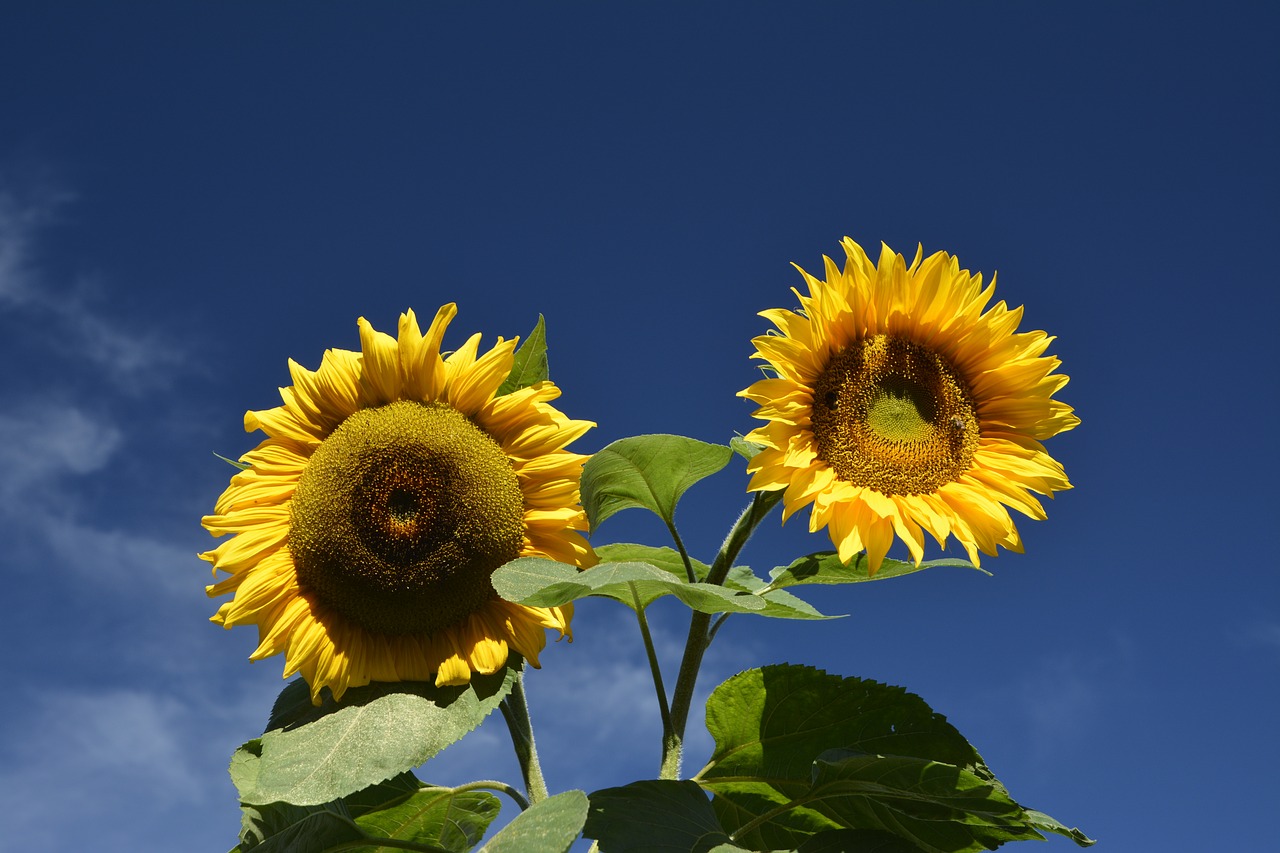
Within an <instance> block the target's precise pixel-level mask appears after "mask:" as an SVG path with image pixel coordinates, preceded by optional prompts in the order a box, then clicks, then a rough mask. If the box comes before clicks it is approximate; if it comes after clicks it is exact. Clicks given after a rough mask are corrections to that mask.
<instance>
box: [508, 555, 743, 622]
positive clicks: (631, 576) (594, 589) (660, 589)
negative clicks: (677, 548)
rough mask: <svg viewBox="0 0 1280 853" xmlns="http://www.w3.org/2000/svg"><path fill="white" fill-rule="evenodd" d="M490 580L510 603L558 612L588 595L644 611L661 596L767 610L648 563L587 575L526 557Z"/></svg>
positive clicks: (695, 604)
mask: <svg viewBox="0 0 1280 853" xmlns="http://www.w3.org/2000/svg"><path fill="white" fill-rule="evenodd" d="M489 580H490V582H491V583H492V584H493V588H494V589H495V590H497V592H498V595H500V596H502V597H503V598H504V599H506V600H507V601H514V602H516V603H517V604H527V605H530V606H533V607H558V606H560V605H562V604H568V603H569V602H571V601H574V600H576V599H579V598H584V597H586V596H588V595H600V596H604V597H606V598H612V599H614V600H615V601H621V602H622V603H623V604H626V605H627V606H629V607H634V604H635V601H636V599H639V601H640V606H641V607H646V606H648V605H649V604H650V603H651V602H653V601H654V600H656V599H658V598H660V597H661V596H664V595H674V596H675V597H676V598H678V599H680V600H681V601H683V602H684V603H685V604H687V605H688V606H689V607H691V608H693V609H694V610H698V611H701V612H703V613H750V612H752V611H759V610H763V609H764V608H765V602H764V600H763V599H762V598H759V597H758V596H754V595H751V594H749V593H744V592H738V591H735V590H732V589H727V588H725V587H722V586H716V585H714V584H706V583H689V582H688V581H687V580H684V579H683V578H681V577H677V576H674V575H672V574H671V573H669V572H666V571H663V570H662V569H660V568H658V567H657V566H651V565H649V564H648V563H600V564H598V565H596V566H593V567H592V568H590V569H588V570H587V571H585V572H584V571H579V570H578V569H576V568H575V567H573V566H570V565H566V564H565V563H557V562H556V561H554V560H547V559H544V558H541V557H521V558H520V559H518V560H512V561H511V562H510V563H507V564H506V565H505V566H501V567H500V568H499V569H498V570H497V571H495V572H494V573H493V575H492V577H490V579H489ZM633 588H634V594H633V592H632V590H633Z"/></svg>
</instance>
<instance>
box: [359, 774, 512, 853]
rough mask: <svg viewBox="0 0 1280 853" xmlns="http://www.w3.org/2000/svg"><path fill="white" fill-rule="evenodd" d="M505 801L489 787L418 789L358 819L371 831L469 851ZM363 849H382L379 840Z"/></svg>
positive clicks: (464, 852) (365, 852)
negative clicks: (492, 792)
mask: <svg viewBox="0 0 1280 853" xmlns="http://www.w3.org/2000/svg"><path fill="white" fill-rule="evenodd" d="M501 808H502V804H501V803H499V802H498V798H497V797H495V796H494V795H493V794H490V793H489V792H488V791H462V792H458V793H455V792H453V791H451V790H449V789H447V788H436V789H427V790H419V791H417V792H416V793H414V794H413V795H412V796H410V797H409V799H407V800H404V801H403V802H400V803H398V804H395V805H392V806H390V807H388V808H383V809H379V810H377V811H373V812H370V813H368V814H365V815H363V816H361V817H359V818H357V819H356V823H357V824H358V825H359V826H360V828H361V829H363V830H364V831H365V832H366V833H367V834H368V835H372V836H375V837H377V838H394V839H396V840H397V841H412V842H414V843H416V844H429V845H432V846H434V847H439V848H442V849H444V850H449V851H452V853H467V851H469V850H470V849H471V848H472V847H475V846H476V845H477V844H479V843H480V840H481V839H482V838H484V833H485V830H486V829H488V827H489V824H490V823H492V822H493V819H494V818H496V817H497V816H498V812H499V810H500V809H501ZM358 849H359V850H360V851H361V853H373V851H375V850H379V849H383V848H381V847H380V846H379V845H377V844H372V845H370V846H368V847H361V848H358Z"/></svg>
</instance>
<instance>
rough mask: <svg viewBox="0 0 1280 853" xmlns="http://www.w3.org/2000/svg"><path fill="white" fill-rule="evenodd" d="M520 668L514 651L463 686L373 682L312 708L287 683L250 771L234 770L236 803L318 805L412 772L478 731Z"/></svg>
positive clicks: (295, 689)
mask: <svg viewBox="0 0 1280 853" xmlns="http://www.w3.org/2000/svg"><path fill="white" fill-rule="evenodd" d="M522 665H523V660H522V659H521V658H520V656H519V655H517V654H515V653H514V652H513V653H511V655H510V657H509V660H508V664H507V665H506V666H503V667H501V668H499V669H498V670H497V671H496V672H494V673H492V674H489V675H483V674H479V673H475V674H473V675H472V677H471V680H470V682H469V683H467V684H465V685H460V686H454V687H437V686H435V685H434V684H433V683H431V682H395V683H379V682H374V683H371V684H368V685H365V686H363V687H353V688H350V689H349V690H347V691H346V693H345V695H344V696H343V699H342V702H341V703H337V702H334V701H333V700H332V698H331V696H328V695H326V696H325V701H324V702H322V704H321V705H320V706H318V707H316V706H313V707H312V708H311V709H306V708H304V707H303V705H302V701H301V690H300V689H299V688H297V687H296V683H295V684H291V685H289V686H287V687H286V688H285V690H284V691H283V692H282V695H281V697H280V699H278V700H277V703H276V704H277V709H276V711H275V712H273V715H272V723H276V724H280V726H281V727H280V728H276V729H273V730H270V731H267V732H266V733H265V734H264V735H262V737H261V738H259V739H258V747H257V751H258V754H257V756H256V761H255V762H254V767H255V770H254V773H252V774H243V773H242V774H240V776H239V778H237V777H236V775H235V774H234V772H233V781H235V783H236V786H237V789H238V790H239V794H240V800H241V801H242V802H245V803H248V804H252V805H263V804H269V803H274V802H287V803H292V804H294V805H299V806H308V805H322V804H324V803H327V802H330V801H332V800H336V799H340V798H342V797H345V796H347V795H349V794H351V793H354V792H356V791H360V790H362V789H364V788H367V787H369V786H370V785H375V784H377V783H379V782H382V781H384V780H386V779H389V778H392V777H393V776H396V775H397V774H399V773H402V772H404V771H406V770H410V769H412V768H414V767H417V766H419V765H421V764H422V763H423V762H425V761H426V760H427V759H429V758H431V757H432V756H433V755H435V754H437V753H438V752H440V751H441V750H443V749H444V748H445V747H447V746H449V745H451V744H453V743H455V742H456V741H458V740H460V739H461V738H462V737H463V736H464V735H466V734H467V733H468V732H470V731H472V730H473V729H475V728H476V727H477V726H479V725H480V723H482V722H483V721H484V719H485V718H486V717H487V716H488V715H489V714H490V713H491V712H492V711H493V710H494V709H495V708H497V707H498V704H499V703H500V702H501V701H502V700H503V699H504V698H505V697H506V696H507V694H509V693H510V692H511V690H512V688H513V686H514V684H515V681H516V678H517V677H518V673H519V672H520V667H521V666H522ZM326 693H327V691H326ZM286 694H287V695H286ZM251 743H252V742H251Z"/></svg>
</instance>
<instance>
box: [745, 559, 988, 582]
mask: <svg viewBox="0 0 1280 853" xmlns="http://www.w3.org/2000/svg"><path fill="white" fill-rule="evenodd" d="M945 566H953V567H958V568H964V569H973V570H975V571H979V572H982V573H983V574H984V575H990V574H991V573H990V572H988V571H986V570H985V569H980V568H978V567H977V566H975V565H974V564H973V563H970V562H969V561H968V560H957V559H946V560H926V561H923V562H921V563H920V565H918V566H917V565H916V564H915V563H910V562H903V561H902V560H890V559H888V558H887V557H886V558H885V559H884V560H882V561H881V562H880V568H879V569H878V570H877V571H876V573H875V574H874V575H873V574H871V564H870V563H869V562H868V561H867V555H866V554H865V553H860V554H858V555H857V556H856V557H854V558H853V559H852V560H850V561H849V562H848V563H842V562H840V556H839V555H838V554H837V553H836V552H835V551H819V552H817V553H816V554H809V555H808V556H806V557H801V558H800V559H798V560H796V561H795V562H794V563H792V564H791V565H789V566H779V567H778V568H776V569H774V570H773V571H771V572H770V573H769V577H770V578H771V580H770V583H769V588H770V589H782V588H783V587H787V586H796V585H797V584H808V583H822V584H837V583H862V582H864V581H882V580H888V579H889V578H896V577H901V576H902V575H909V574H912V573H914V572H922V571H924V570H925V569H936V568H942V567H945Z"/></svg>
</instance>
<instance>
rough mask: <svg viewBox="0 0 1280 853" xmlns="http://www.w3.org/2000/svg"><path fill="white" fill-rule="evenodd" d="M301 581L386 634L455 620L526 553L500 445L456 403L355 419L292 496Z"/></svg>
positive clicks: (292, 543)
mask: <svg viewBox="0 0 1280 853" xmlns="http://www.w3.org/2000/svg"><path fill="white" fill-rule="evenodd" d="M290 512H291V513H292V520H291V527H290V530H289V551H290V553H291V554H292V555H293V561H294V566H295V568H296V570H297V574H298V583H299V585H301V586H302V587H303V588H304V589H307V590H309V591H311V592H312V593H314V594H315V595H316V596H317V597H318V598H319V599H320V601H321V602H323V603H324V604H326V605H328V606H329V607H331V608H333V609H334V610H336V611H338V612H339V613H341V614H342V615H343V616H345V617H347V618H348V619H350V620H351V621H352V622H355V623H356V624H358V625H360V626H361V627H363V628H366V629H368V630H370V631H373V632H376V633H382V634H405V633H417V632H424V633H429V632H433V631H438V630H440V629H441V628H446V627H448V626H450V625H454V624H457V623H458V622H460V621H461V620H462V619H464V618H465V617H466V616H468V615H469V614H471V613H472V612H474V611H475V610H477V609H478V608H480V607H481V606H482V605H484V603H485V602H487V601H488V600H489V599H490V598H492V596H493V595H494V592H493V587H492V586H491V585H490V584H489V576H490V575H491V574H493V570H494V569H496V568H498V566H501V565H502V564H503V563H506V562H508V561H509V560H512V559H514V558H515V557H517V556H518V555H519V554H520V551H521V550H522V547H523V544H524V493H523V492H522V491H521V489H520V483H519V481H518V480H517V479H516V474H515V471H513V470H512V468H511V463H510V462H509V461H508V460H507V457H506V455H505V454H504V453H503V452H502V448H501V447H499V446H498V443H497V442H496V441H494V440H493V439H492V438H491V437H490V436H489V435H488V434H487V433H485V432H484V431H482V430H481V429H480V428H479V427H477V426H476V425H475V424H473V423H472V422H471V421H469V420H467V418H466V417H464V416H463V415H462V414H461V413H460V412H458V411H457V410H455V409H453V408H451V407H449V406H447V405H444V404H441V403H415V402H409V401H405V400H401V401H398V402H395V403H389V404H388V405H385V406H379V407H378V408H374V409H361V410H360V411H358V412H356V413H355V414H353V415H351V416H350V417H348V418H347V419H346V420H345V421H343V422H342V424H341V425H339V426H338V428H337V429H335V430H334V431H333V432H332V433H331V434H330V435H329V437H328V438H326V439H325V440H324V442H323V443H322V444H321V445H320V446H319V447H318V448H316V451H315V453H314V454H312V456H311V459H310V460H309V461H308V462H307V467H306V468H305V469H304V470H303V472H302V476H301V477H299V479H298V487H297V489H296V491H295V492H294V494H293V498H292V499H291V501H290Z"/></svg>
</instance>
